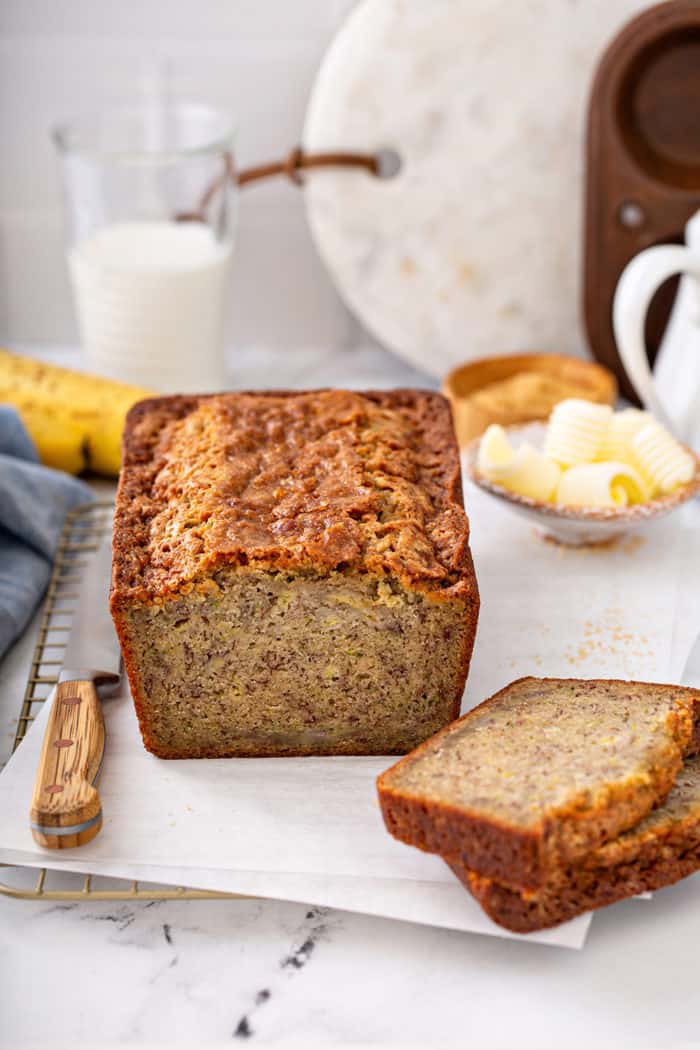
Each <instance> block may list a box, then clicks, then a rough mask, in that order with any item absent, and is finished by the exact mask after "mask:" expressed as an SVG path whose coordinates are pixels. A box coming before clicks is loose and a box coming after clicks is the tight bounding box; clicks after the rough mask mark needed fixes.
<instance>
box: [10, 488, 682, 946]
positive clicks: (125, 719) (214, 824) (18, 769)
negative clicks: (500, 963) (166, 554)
mask: <svg viewBox="0 0 700 1050" xmlns="http://www.w3.org/2000/svg"><path fill="white" fill-rule="evenodd" d="M468 506H469V509H470V516H471V519H472V549H473V553H474V559H475V563H476V567H477V575H478V578H479V586H480V590H481V599H482V612H481V618H480V622H479V630H478V635H477V644H476V649H475V655H474V660H473V663H472V669H471V672H470V678H469V683H468V687H467V690H466V693H465V704H464V706H465V708H467V707H470V706H472V705H473V704H475V703H477V702H479V701H480V700H482V699H484V698H485V697H486V696H488V695H489V694H490V693H492V692H494V691H495V690H496V689H499V688H501V687H502V686H503V685H505V684H506V683H507V682H508V681H510V680H512V679H514V678H517V677H519V676H521V675H525V674H535V675H550V676H556V675H561V676H574V677H621V678H637V679H641V680H649V681H674V680H676V681H677V680H678V678H679V676H680V674H681V671H682V666H683V664H684V663H685V659H686V658H687V653H688V650H689V648H690V644H691V642H692V640H693V639H694V637H695V634H696V632H697V628H698V626H700V615H699V614H698V597H697V594H696V592H697V590H698V588H697V586H694V581H697V579H698V575H697V573H698V567H699V564H700V549H698V548H699V547H700V544H699V543H698V533H697V530H696V527H695V523H694V522H690V523H689V526H687V527H686V526H684V525H683V524H682V522H681V520H680V519H679V516H676V517H675V518H674V517H672V518H669V519H666V520H664V521H660V522H658V523H655V524H653V525H651V526H648V527H647V529H646V530H645V532H644V533H642V534H641V535H640V536H639V537H630V538H628V539H623V540H622V541H621V542H619V543H618V544H617V545H616V546H615V547H610V548H604V549H598V550H597V549H595V548H588V549H584V550H575V549H571V548H561V547H557V546H555V545H552V544H550V543H546V542H543V541H542V540H541V539H539V538H537V537H536V536H535V535H534V534H533V531H532V528H531V526H529V525H528V524H527V523H523V522H521V521H520V520H519V519H517V518H515V517H511V516H510V515H509V514H508V513H507V512H505V511H504V510H503V508H501V507H499V506H496V505H495V504H494V502H493V501H492V500H491V499H490V498H489V497H488V496H487V495H485V494H482V493H480V492H477V491H475V490H473V489H470V490H469V492H468ZM679 612H680V613H681V614H682V619H681V620H679V615H678V613H679ZM47 712H48V705H44V710H43V711H42V715H41V717H39V718H38V719H37V722H36V723H35V724H34V726H33V727H32V730H31V731H30V733H29V734H28V735H27V738H26V739H25V741H24V743H23V744H22V746H21V747H20V748H19V749H18V751H17V752H16V754H15V755H14V756H13V757H12V759H11V760H10V762H9V763H8V766H7V767H6V769H5V771H4V772H3V774H2V776H0V813H2V817H3V819H2V827H1V828H0V859H1V860H3V861H5V862H7V863H14V864H26V865H29V866H43V865H49V866H51V867H56V868H64V869H67V870H76V871H90V872H95V873H97V874H103V875H115V876H125V877H135V878H141V879H147V880H153V881H159V882H167V883H177V884H183V883H184V884H187V885H193V886H200V887H202V888H208V889H220V890H227V891H230V892H239V893H251V894H260V895H262V896H273V897H279V898H283V899H289V900H301V901H304V902H308V903H314V904H324V905H329V906H333V907H337V908H345V909H347V910H357V911H363V912H366V913H368V914H374V915H383V916H387V917H391V918H398V919H405V920H409V921H413V922H423V923H428V924H432V925H436V926H445V927H449V928H453V929H458V930H467V931H474V932H479V933H489V934H495V935H499V936H505V935H507V934H506V931H504V930H501V929H500V928H499V927H497V926H495V925H494V924H493V923H491V922H490V921H489V920H488V919H487V918H486V917H485V916H484V915H483V914H482V912H481V910H480V908H479V907H478V906H477V905H476V904H475V902H474V901H473V900H472V899H471V897H470V896H469V894H468V893H467V892H466V891H465V890H463V889H462V887H461V886H460V885H459V883H458V882H457V880H456V879H455V877H454V876H453V875H452V873H451V872H450V871H449V869H448V868H447V866H446V865H445V864H444V863H443V862H442V861H441V860H440V859H439V858H438V857H434V856H428V855H426V854H422V853H420V852H419V851H418V850H414V849H411V848H410V847H407V846H404V845H402V844H401V843H398V842H396V841H394V840H393V839H392V838H391V837H390V836H389V835H388V834H387V832H386V831H385V830H384V827H383V824H382V820H381V815H380V812H379V808H378V805H377V801H376V794H375V787H374V780H375V777H376V775H377V774H378V773H379V772H381V771H382V770H383V769H384V768H386V766H387V765H388V764H389V763H390V762H391V761H392V760H391V759H386V758H307V759H237V760H231V759H220V760H211V759H210V760H197V761H171V762H164V761H161V760H159V759H157V758H154V757H153V756H152V755H149V754H148V753H147V752H146V751H145V750H144V749H143V747H142V745H141V740H140V736H139V733H138V727H137V724H136V719H135V717H134V714H133V709H132V705H131V700H130V697H129V696H128V693H127V692H126V691H125V692H123V693H122V695H120V696H119V697H116V698H114V699H112V700H109V701H107V702H106V703H105V720H106V725H107V749H106V754H105V761H104V772H103V774H102V779H101V782H100V793H101V796H102V803H103V812H104V826H103V829H102V831H101V832H100V834H99V835H98V836H97V838H96V839H95V840H93V841H92V842H91V843H89V844H87V845H86V846H83V847H81V848H80V849H76V850H66V851H61V854H60V857H56V856H54V854H53V853H52V852H51V851H44V850H41V849H40V848H39V847H37V846H36V845H35V844H34V842H33V839H32V838H31V834H30V831H29V827H28V819H27V810H28V805H29V798H30V796H31V789H32V784H33V779H34V773H35V770H36V766H37V761H38V756H39V750H40V745H41V735H42V731H43V725H44V722H45V719H46V716H47ZM589 921H590V917H588V916H584V917H581V918H579V919H577V920H574V921H573V922H571V923H568V924H566V925H564V926H561V927H559V928H558V929H556V930H552V931H547V932H545V933H543V934H534V935H531V938H532V939H534V940H541V941H543V942H545V943H549V944H558V945H563V946H569V947H580V946H581V945H582V944H583V941H584V939H585V934H586V931H587V928H588V924H589Z"/></svg>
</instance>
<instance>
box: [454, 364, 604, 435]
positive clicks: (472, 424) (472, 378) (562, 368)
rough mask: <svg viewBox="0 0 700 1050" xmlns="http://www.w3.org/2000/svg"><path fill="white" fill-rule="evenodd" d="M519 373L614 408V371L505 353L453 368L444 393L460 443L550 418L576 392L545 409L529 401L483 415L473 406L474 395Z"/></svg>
mask: <svg viewBox="0 0 700 1050" xmlns="http://www.w3.org/2000/svg"><path fill="white" fill-rule="evenodd" d="M519 373H540V374H542V375H546V376H551V377H552V378H554V379H560V380H561V381H563V382H566V383H567V384H571V386H572V388H573V390H575V391H576V393H575V396H577V397H582V398H585V399H586V400H587V401H597V402H599V403H600V404H605V405H612V404H614V403H615V399H616V397H617V382H616V380H615V377H614V375H613V374H612V372H609V371H608V369H607V368H603V366H602V365H597V364H594V363H593V362H592V361H583V360H581V359H580V358H578V357H567V356H566V355H564V354H505V355H504V356H502V357H484V358H481V359H480V360H477V361H470V362H469V363H468V364H466V365H460V367H459V368H455V369H453V370H452V371H451V372H449V373H448V375H447V376H446V377H445V380H444V382H443V385H442V392H443V394H444V395H445V397H446V398H448V400H449V402H450V404H451V406H452V415H453V417H454V424H455V430H456V431H457V440H458V441H459V443H460V445H467V444H468V443H469V442H470V441H471V440H472V439H473V438H475V437H479V435H480V434H483V432H484V430H486V428H487V427H488V426H489V425H490V424H491V423H501V424H502V425H504V426H509V425H510V424H512V423H530V422H532V421H534V420H538V419H547V417H548V416H549V413H550V412H551V410H552V408H553V407H554V404H555V403H556V401H561V400H563V398H564V397H565V396H569V397H572V396H574V393H573V391H572V393H570V394H568V395H562V396H561V397H558V398H556V401H555V402H553V403H551V404H548V405H546V406H545V407H543V406H539V407H537V406H534V407H533V405H532V404H529V403H528V402H527V401H523V403H522V404H520V405H513V406H511V405H509V406H507V407H504V408H503V410H501V411H497V410H490V409H489V410H488V411H485V410H484V408H483V407H482V406H481V405H478V404H475V403H474V401H473V396H474V394H475V393H477V391H479V390H482V389H483V388H484V387H485V386H489V385H490V384H491V383H498V382H501V381H502V380H504V379H510V378H511V377H512V376H515V375H518V374H519Z"/></svg>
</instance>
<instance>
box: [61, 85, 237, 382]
mask: <svg viewBox="0 0 700 1050" xmlns="http://www.w3.org/2000/svg"><path fill="white" fill-rule="evenodd" d="M53 138H54V142H55V143H56V146H57V148H58V150H59V154H60V157H61V162H62V173H63V182H64V187H65V195H66V208H67V220H68V265H69V269H70V274H71V281H72V285H73V293H74V298H75V305H76V313H77V317H78V323H79V327H80V333H81V339H82V344H83V347H84V350H85V354H86V357H87V363H88V367H90V368H91V369H93V370H94V371H96V372H98V373H100V374H101V375H106V376H110V377H112V378H115V379H121V380H124V381H126V382H131V383H137V384H139V385H142V386H146V387H150V388H152V389H153V390H155V391H159V392H162V393H173V392H182V393H190V392H195V391H204V390H218V389H221V388H222V386H223V385H224V384H225V370H224V326H225V321H226V313H227V305H228V300H229V295H230V292H229V285H230V269H231V258H232V253H233V239H234V226H235V207H236V190H235V185H234V180H233V179H232V178H231V175H232V173H233V131H232V128H231V125H230V123H229V121H228V119H227V118H226V117H225V116H224V115H223V114H221V113H218V112H216V111H215V110H212V109H209V108H208V107H205V106H198V105H178V106H161V105H158V106H155V105H154V106H152V107H143V108H122V109H115V110H112V111H107V112H105V113H101V114H99V115H98V116H95V117H90V118H86V119H83V120H80V121H76V122H74V123H71V124H70V125H66V126H63V127H59V128H57V129H56V130H55V131H54V134H53Z"/></svg>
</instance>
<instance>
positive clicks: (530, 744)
mask: <svg viewBox="0 0 700 1050" xmlns="http://www.w3.org/2000/svg"><path fill="white" fill-rule="evenodd" d="M699 701H700V693H698V692H696V691H695V690H689V689H683V688H682V687H676V686H659V685H655V684H647V683H639V682H622V681H588V680H579V679H538V678H525V679H520V680H519V681H517V682H514V683H512V684H511V685H510V686H508V687H507V688H506V689H504V690H502V691H501V692H500V693H497V694H496V695H495V696H494V697H491V698H490V699H489V700H487V701H485V702H484V703H483V704H480V705H479V706H478V707H477V708H475V709H474V710H472V711H470V712H469V713H468V714H467V715H465V716H464V717H463V718H461V719H460V720H459V721H457V722H456V723H455V724H453V725H452V726H449V727H448V728H447V729H445V730H443V731H442V732H441V733H438V734H437V735H436V736H435V737H434V738H433V739H431V740H429V741H427V742H426V743H425V744H424V745H422V746H421V747H419V748H418V749H417V750H416V751H415V752H413V753H412V754H411V755H408V756H406V758H404V759H402V760H401V761H400V762H398V763H397V764H396V765H395V766H393V767H392V768H391V769H389V770H388V771H387V772H386V773H384V774H383V775H382V776H381V777H380V778H379V781H378V789H379V797H380V803H381V806H382V812H383V815H384V819H385V822H386V825H387V827H388V829H389V831H391V833H392V834H394V835H395V836H396V837H397V838H400V839H401V840H402V841H404V842H408V843H410V844H411V845H415V846H418V847H419V848H421V849H425V850H428V851H430V852H435V853H440V854H442V855H443V856H450V857H454V858H455V859H456V860H457V861H458V862H459V863H460V864H462V865H463V866H464V867H466V868H468V869H469V870H470V871H473V872H476V873H478V874H481V875H485V876H488V877H491V878H494V879H499V880H503V881H505V882H507V883H508V884H509V885H514V886H517V887H518V888H521V889H523V890H536V889H538V888H539V887H540V886H542V885H543V884H544V883H545V882H546V880H547V878H548V876H549V873H550V872H551V870H552V869H554V868H558V867H560V866H561V865H563V864H566V863H568V862H572V861H575V860H576V859H577V858H579V857H582V856H583V855H585V854H586V853H588V852H590V851H591V850H592V849H594V848H596V847H598V846H600V845H601V844H602V843H604V842H606V841H608V840H609V839H612V838H614V837H615V836H617V835H618V834H619V833H620V832H622V831H623V830H625V829H626V828H629V827H632V826H633V825H634V824H636V823H637V822H638V821H639V820H640V819H641V818H642V817H643V816H644V815H645V814H646V813H648V812H649V810H650V809H651V808H652V807H653V806H654V805H656V804H658V803H659V802H661V801H663V799H664V798H665V796H666V795H667V794H668V792H669V791H670V790H671V787H672V785H673V783H674V780H675V777H676V774H677V773H678V771H679V769H680V767H681V765H682V761H683V757H684V756H685V755H687V754H689V753H691V752H692V751H693V750H694V748H695V747H696V743H697V738H696V729H697V722H698V715H699V713H700V706H699Z"/></svg>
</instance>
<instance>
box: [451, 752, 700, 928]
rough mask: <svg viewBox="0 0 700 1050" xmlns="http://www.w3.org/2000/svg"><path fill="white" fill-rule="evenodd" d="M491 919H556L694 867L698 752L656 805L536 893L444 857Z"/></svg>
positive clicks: (512, 923) (531, 922)
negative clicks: (502, 881) (491, 877)
mask: <svg viewBox="0 0 700 1050" xmlns="http://www.w3.org/2000/svg"><path fill="white" fill-rule="evenodd" d="M448 863H449V864H450V867H451V868H452V870H453V871H454V873H455V874H456V875H457V877H458V878H459V879H461V881H462V882H463V883H464V885H465V886H466V887H467V889H468V890H470V892H471V893H472V894H473V895H474V897H476V899H477V900H478V901H479V903H480V904H481V906H482V908H483V909H484V911H485V912H486V914H487V915H489V916H490V917H491V918H492V919H493V920H494V922H497V923H499V925H501V926H505V927H506V928H507V929H509V930H514V931H515V932H516V933H531V932H533V931H534V930H544V929H547V927H549V926H556V925H558V924H559V923H560V922H566V920H567V919H573V918H574V916H576V915H581V914H582V913H583V912H586V911H591V910H592V909H594V908H603V907H604V906H605V905H606V904H614V903H615V901H619V900H622V899H623V898H624V897H631V896H633V895H634V894H636V893H644V892H646V891H648V890H658V889H661V887H662V886H670V885H671V884H672V883H674V882H677V881H678V880H679V879H682V878H683V877H684V876H686V875H690V874H692V873H693V872H694V871H697V870H698V869H699V868H700V758H697V757H696V758H689V759H687V760H686V762H685V764H684V765H683V768H682V769H681V771H680V772H679V774H678V776H677V778H676V783H675V785H674V786H673V788H672V789H671V792H670V794H669V796H668V798H667V799H666V801H665V802H664V803H663V805H661V806H659V808H658V809H654V810H652V811H651V813H649V815H648V816H646V817H644V818H643V819H642V820H641V821H640V822H639V824H636V825H635V827H634V828H630V830H629V831H624V832H623V833H622V834H621V835H619V836H618V837H617V838H616V839H613V841H612V842H607V843H606V844H605V845H604V846H601V847H600V848H599V849H597V850H593V852H592V853H589V854H588V855H587V856H586V857H584V858H583V860H582V861H581V862H580V863H579V864H578V865H575V866H573V867H568V868H563V869H561V870H560V871H558V872H556V873H555V874H554V875H553V876H552V878H551V879H550V880H549V882H548V883H547V884H546V885H545V886H544V887H543V888H542V889H541V890H538V891H537V892H536V893H520V892H518V890H515V889H513V888H511V887H510V886H506V885H504V884H502V883H499V882H494V881H493V880H492V879H487V878H484V876H483V875H477V874H476V873H475V872H473V871H469V870H468V869H467V868H465V867H464V866H463V865H462V864H460V863H459V862H458V861H450V862H448Z"/></svg>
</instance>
